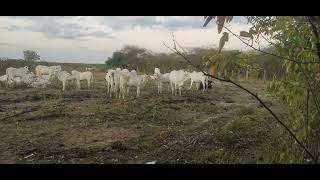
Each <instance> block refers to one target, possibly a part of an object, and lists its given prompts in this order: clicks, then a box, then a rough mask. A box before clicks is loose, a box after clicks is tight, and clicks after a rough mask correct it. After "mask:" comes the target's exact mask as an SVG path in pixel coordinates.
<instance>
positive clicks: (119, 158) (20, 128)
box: [0, 72, 284, 164]
mask: <svg viewBox="0 0 320 180" xmlns="http://www.w3.org/2000/svg"><path fill="white" fill-rule="evenodd" d="M103 78H104V73H100V72H97V73H95V79H94V80H95V82H94V87H93V88H92V89H88V88H87V87H86V85H85V83H83V84H82V86H83V88H82V89H81V90H77V89H75V86H74V85H72V86H69V87H68V88H67V90H66V92H62V91H61V89H62V88H61V85H60V84H57V85H55V86H52V87H49V88H46V89H33V88H22V89H10V90H9V89H5V88H4V87H0V139H1V141H0V163H68V164H69V163H86V164H87V163H112V164H113V163H128V164H136V163H138V164H140V163H146V162H149V161H157V163H264V162H269V161H270V160H269V159H268V158H269V155H270V154H272V153H274V152H276V151H278V150H279V147H277V139H278V138H279V129H280V128H281V127H279V126H277V124H276V122H275V120H274V119H273V118H272V117H271V116H270V115H269V114H268V112H267V111H266V110H265V109H263V108H262V106H261V105H259V103H258V102H257V101H256V100H255V99H253V98H252V97H251V96H250V95H248V94H246V93H245V92H244V91H242V90H240V89H238V88H237V87H234V86H232V85H230V84H224V83H220V82H215V83H214V84H213V88H212V89H210V90H209V91H207V92H202V91H198V90H195V86H194V87H193V89H192V90H188V87H189V85H190V84H189V83H188V82H187V83H186V85H185V88H184V90H183V91H182V96H181V97H179V96H172V95H171V94H170V93H169V92H168V91H167V86H166V85H164V88H163V91H164V93H163V94H161V95H158V94H157V89H156V85H155V83H153V82H150V83H148V84H147V86H146V87H145V88H144V89H142V92H141V97H140V98H136V97H135V89H132V90H131V92H130V94H131V96H130V98H128V99H126V100H119V99H116V98H110V97H109V96H108V95H107V93H106V85H105V81H104V79H103ZM242 85H244V86H245V87H248V88H249V89H251V90H253V91H255V92H257V93H258V95H259V96H260V97H261V98H262V99H263V100H264V101H265V102H266V103H267V104H268V106H270V107H271V109H272V110H274V111H275V112H276V113H277V114H278V115H279V116H284V114H283V112H284V110H283V108H282V107H281V106H280V105H279V103H278V102H277V100H275V99H274V98H273V97H272V96H271V95H269V94H268V93H267V92H266V90H265V86H266V85H265V84H263V83H242Z"/></svg>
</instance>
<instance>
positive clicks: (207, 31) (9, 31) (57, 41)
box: [0, 16, 267, 64]
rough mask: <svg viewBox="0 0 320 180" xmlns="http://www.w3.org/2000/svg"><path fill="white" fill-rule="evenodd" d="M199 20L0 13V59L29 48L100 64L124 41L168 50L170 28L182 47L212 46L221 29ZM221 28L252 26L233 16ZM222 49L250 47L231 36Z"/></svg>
mask: <svg viewBox="0 0 320 180" xmlns="http://www.w3.org/2000/svg"><path fill="white" fill-rule="evenodd" d="M203 23H204V17H203V16H1V17H0V57H8V58H23V53H22V51H23V50H27V49H30V50H35V51H36V52H37V53H38V54H39V55H40V56H41V57H42V58H43V59H44V60H46V61H51V62H68V63H89V64H90V63H104V62H105V60H107V58H108V57H111V56H112V53H113V52H114V51H116V50H120V49H121V48H122V47H123V46H124V45H137V46H140V47H143V48H146V49H148V50H151V51H154V52H169V50H168V49H167V48H166V47H164V46H163V42H165V43H166V44H168V45H171V44H172V36H171V34H172V32H173V33H174V35H175V39H176V40H177V41H178V42H179V43H180V45H181V46H183V47H217V46H218V44H219V39H220V37H221V35H222V33H221V34H218V31H217V26H216V24H215V23H209V25H208V26H207V27H203ZM226 26H227V27H228V28H229V29H231V30H232V31H233V32H235V33H239V32H240V31H248V29H249V28H250V27H251V26H250V25H249V24H247V22H246V19H245V18H244V17H237V16H236V17H234V20H233V21H232V22H231V23H228V24H226ZM260 45H261V46H262V47H266V46H267V43H266V42H264V41H262V42H261V43H260ZM224 48H225V49H238V50H248V49H250V48H249V47H246V45H244V44H243V43H242V42H241V41H240V40H238V39H236V38H235V37H233V36H232V35H229V41H228V42H227V43H226V44H225V47H224Z"/></svg>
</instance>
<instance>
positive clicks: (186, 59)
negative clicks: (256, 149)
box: [163, 36, 317, 163]
mask: <svg viewBox="0 0 320 180" xmlns="http://www.w3.org/2000/svg"><path fill="white" fill-rule="evenodd" d="M173 37H174V36H173ZM173 43H174V46H173V47H174V48H173V49H172V48H170V47H169V46H167V45H166V44H165V43H163V44H164V46H166V47H167V48H168V49H169V50H171V51H172V52H174V53H176V54H178V55H180V56H181V57H182V58H183V59H184V60H185V61H187V62H188V63H189V64H190V65H192V66H193V67H195V68H197V69H198V70H199V71H201V72H202V73H203V74H204V75H206V76H208V77H211V78H214V79H217V80H220V81H223V82H228V83H231V84H233V85H235V86H237V87H239V88H240V89H242V90H244V91H246V92H247V93H249V94H250V95H252V96H253V97H254V98H255V99H256V100H257V101H259V103H260V104H261V105H262V106H263V107H264V108H265V109H266V110H267V111H268V112H269V113H270V114H271V115H272V116H273V117H274V119H275V120H276V121H277V122H278V123H279V124H280V125H281V126H282V127H284V128H285V130H286V131H287V132H288V133H289V134H290V136H291V137H292V138H293V139H294V140H295V141H296V142H297V143H298V144H299V146H301V148H302V149H303V150H304V151H305V152H306V153H307V154H308V155H309V156H310V157H311V159H312V160H313V161H314V162H315V163H316V162H317V160H316V158H315V157H314V156H313V155H312V154H311V153H310V151H309V150H308V149H307V148H306V147H305V146H304V145H303V144H302V143H301V142H300V141H299V140H298V138H297V137H296V136H295V135H294V133H293V132H292V131H291V130H290V129H289V127H288V126H287V125H286V124H284V123H283V122H282V121H281V120H280V119H279V117H278V116H277V115H276V114H275V113H274V112H273V111H272V110H271V109H270V108H269V107H268V106H267V105H266V104H265V103H264V102H263V101H262V100H261V99H260V98H259V97H258V95H257V94H255V93H253V92H251V91H250V90H248V89H246V88H244V87H243V86H241V85H239V84H237V83H235V82H233V81H232V80H230V79H229V78H227V79H222V78H218V77H215V76H213V75H211V74H208V73H206V72H204V71H203V70H202V69H201V68H200V67H198V66H196V65H195V64H193V63H192V62H191V61H190V60H189V59H188V58H187V57H186V56H185V55H184V54H183V53H181V52H180V51H179V50H178V49H177V48H176V45H175V44H176V43H175V40H174V39H173Z"/></svg>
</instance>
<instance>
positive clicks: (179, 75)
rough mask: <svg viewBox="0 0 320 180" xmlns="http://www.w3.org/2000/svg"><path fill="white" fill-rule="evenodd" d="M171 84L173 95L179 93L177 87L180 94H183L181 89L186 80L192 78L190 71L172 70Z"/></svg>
mask: <svg viewBox="0 0 320 180" xmlns="http://www.w3.org/2000/svg"><path fill="white" fill-rule="evenodd" d="M169 78H170V85H171V91H172V95H176V94H177V87H178V89H179V95H180V96H181V89H182V86H183V84H184V82H185V81H187V80H188V79H190V73H189V72H186V71H184V70H179V71H171V72H170V75H169Z"/></svg>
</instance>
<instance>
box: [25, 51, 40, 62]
mask: <svg viewBox="0 0 320 180" xmlns="http://www.w3.org/2000/svg"><path fill="white" fill-rule="evenodd" d="M23 56H24V60H25V61H28V62H34V61H40V56H39V55H38V54H37V53H36V52H35V51H33V50H25V51H23Z"/></svg>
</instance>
